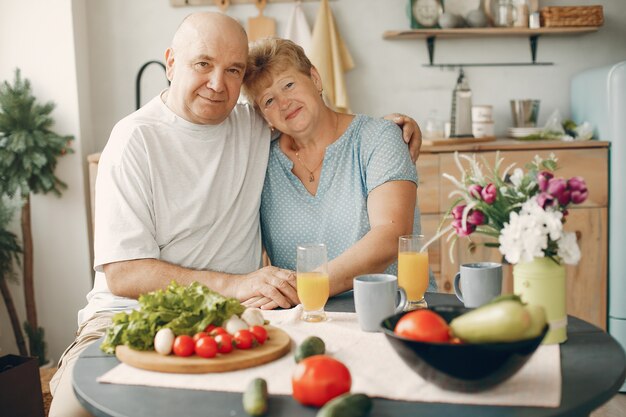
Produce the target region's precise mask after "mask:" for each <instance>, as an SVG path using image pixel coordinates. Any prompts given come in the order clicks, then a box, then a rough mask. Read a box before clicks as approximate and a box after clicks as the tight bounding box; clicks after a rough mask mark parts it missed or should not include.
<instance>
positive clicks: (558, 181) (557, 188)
mask: <svg viewBox="0 0 626 417" xmlns="http://www.w3.org/2000/svg"><path fill="white" fill-rule="evenodd" d="M565 190H567V181H565V180H564V179H563V178H552V179H551V180H550V181H548V189H547V192H548V193H550V194H552V195H553V196H554V197H555V198H556V199H559V198H560V196H561V194H562V193H563V192H565Z"/></svg>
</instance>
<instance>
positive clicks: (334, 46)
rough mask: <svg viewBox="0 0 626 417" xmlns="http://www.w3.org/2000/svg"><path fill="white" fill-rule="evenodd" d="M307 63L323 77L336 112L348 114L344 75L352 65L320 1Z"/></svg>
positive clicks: (327, 10) (327, 97)
mask: <svg viewBox="0 0 626 417" xmlns="http://www.w3.org/2000/svg"><path fill="white" fill-rule="evenodd" d="M309 59H310V60H311V62H312V63H313V65H315V67H316V68H317V70H318V71H319V73H320V76H321V77H322V83H323V84H324V94H325V96H326V99H327V101H328V102H329V104H331V105H332V106H334V107H335V109H336V110H338V111H343V112H349V111H350V105H349V103H348V91H347V90H346V81H345V79H344V72H346V71H348V70H351V69H352V68H354V61H353V60H352V56H351V55H350V51H348V48H347V47H346V45H345V43H344V41H343V39H342V38H341V35H340V34H339V30H338V29H337V26H336V24H335V19H334V17H333V15H332V11H331V9H330V6H329V5H328V0H322V1H321V3H320V9H319V12H318V13H317V19H316V21H315V26H314V27H313V39H312V45H311V55H310V56H309Z"/></svg>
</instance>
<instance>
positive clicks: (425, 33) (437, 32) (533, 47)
mask: <svg viewBox="0 0 626 417" xmlns="http://www.w3.org/2000/svg"><path fill="white" fill-rule="evenodd" d="M597 30H598V27H597V26H583V27H562V28H554V27H550V28H539V29H530V28H458V29H410V30H388V31H386V32H385V33H384V34H383V39H387V40H402V39H425V40H426V46H427V48H428V59H429V61H430V63H429V64H424V66H425V67H483V66H484V67H492V66H524V65H529V66H533V65H535V66H536V65H553V63H552V62H537V60H536V57H537V41H538V39H539V37H540V36H571V35H582V34H586V33H592V32H596V31H597ZM487 37H490V38H500V37H518V38H519V37H528V39H529V41H530V54H531V62H503V63H484V64H482V63H459V64H452V63H439V64H437V63H435V62H434V59H435V40H436V39H437V38H441V39H461V38H464V39H465V38H487Z"/></svg>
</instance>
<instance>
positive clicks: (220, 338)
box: [215, 333, 233, 353]
mask: <svg viewBox="0 0 626 417" xmlns="http://www.w3.org/2000/svg"><path fill="white" fill-rule="evenodd" d="M215 342H216V343H217V351H218V352H219V353H230V352H232V351H233V337H232V336H231V335H229V334H228V333H224V334H218V335H217V336H215Z"/></svg>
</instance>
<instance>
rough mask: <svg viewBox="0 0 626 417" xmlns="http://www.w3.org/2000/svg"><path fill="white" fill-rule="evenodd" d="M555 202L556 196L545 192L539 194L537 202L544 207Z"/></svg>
mask: <svg viewBox="0 0 626 417" xmlns="http://www.w3.org/2000/svg"><path fill="white" fill-rule="evenodd" d="M553 203H554V197H553V196H552V195H551V194H548V193H546V192H543V193H541V194H539V195H538V196H537V204H539V205H540V206H541V208H542V209H545V208H546V207H550V206H551V205H552V204H553Z"/></svg>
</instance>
